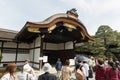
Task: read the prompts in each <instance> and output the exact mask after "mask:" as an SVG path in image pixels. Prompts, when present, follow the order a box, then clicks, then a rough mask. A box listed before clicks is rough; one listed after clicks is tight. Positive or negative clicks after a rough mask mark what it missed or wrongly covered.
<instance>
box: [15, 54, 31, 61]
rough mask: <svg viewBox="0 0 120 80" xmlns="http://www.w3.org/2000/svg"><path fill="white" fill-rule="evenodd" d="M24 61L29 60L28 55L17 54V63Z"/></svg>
mask: <svg viewBox="0 0 120 80" xmlns="http://www.w3.org/2000/svg"><path fill="white" fill-rule="evenodd" d="M26 59H29V54H19V53H18V57H17V61H25V60H26Z"/></svg>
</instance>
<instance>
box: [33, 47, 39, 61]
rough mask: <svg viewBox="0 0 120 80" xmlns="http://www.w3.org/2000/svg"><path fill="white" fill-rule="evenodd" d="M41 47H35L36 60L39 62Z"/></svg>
mask: <svg viewBox="0 0 120 80" xmlns="http://www.w3.org/2000/svg"><path fill="white" fill-rule="evenodd" d="M39 56H40V49H35V54H34V62H39Z"/></svg>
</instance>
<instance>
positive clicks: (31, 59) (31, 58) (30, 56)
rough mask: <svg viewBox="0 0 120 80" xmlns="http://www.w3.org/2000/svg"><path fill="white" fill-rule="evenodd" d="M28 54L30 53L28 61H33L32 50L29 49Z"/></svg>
mask: <svg viewBox="0 0 120 80" xmlns="http://www.w3.org/2000/svg"><path fill="white" fill-rule="evenodd" d="M29 52H30V53H29V59H30V61H33V49H31V50H30V51H29Z"/></svg>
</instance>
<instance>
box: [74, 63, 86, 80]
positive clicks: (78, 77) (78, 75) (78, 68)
mask: <svg viewBox="0 0 120 80" xmlns="http://www.w3.org/2000/svg"><path fill="white" fill-rule="evenodd" d="M81 68H82V66H81V65H80V64H76V67H75V76H76V80H85V77H84V73H83V72H82V69H81Z"/></svg>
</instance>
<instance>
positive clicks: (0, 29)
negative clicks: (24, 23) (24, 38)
mask: <svg viewBox="0 0 120 80" xmlns="http://www.w3.org/2000/svg"><path fill="white" fill-rule="evenodd" d="M0 31H4V32H11V33H18V31H15V30H10V29H4V28H0Z"/></svg>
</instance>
